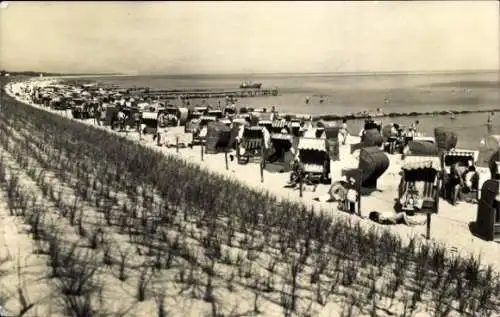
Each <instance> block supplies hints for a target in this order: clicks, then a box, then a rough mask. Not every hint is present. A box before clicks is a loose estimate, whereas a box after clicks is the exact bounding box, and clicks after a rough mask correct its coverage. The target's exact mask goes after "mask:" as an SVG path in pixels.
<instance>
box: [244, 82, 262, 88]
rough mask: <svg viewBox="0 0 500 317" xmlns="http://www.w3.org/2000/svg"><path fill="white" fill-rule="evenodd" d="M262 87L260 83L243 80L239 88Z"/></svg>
mask: <svg viewBox="0 0 500 317" xmlns="http://www.w3.org/2000/svg"><path fill="white" fill-rule="evenodd" d="M260 87H262V83H253V82H248V81H245V82H243V83H241V84H240V89H260Z"/></svg>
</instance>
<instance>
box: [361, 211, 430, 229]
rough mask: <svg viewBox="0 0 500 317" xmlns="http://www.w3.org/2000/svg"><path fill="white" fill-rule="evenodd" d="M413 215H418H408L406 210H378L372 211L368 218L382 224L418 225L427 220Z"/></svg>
mask: <svg viewBox="0 0 500 317" xmlns="http://www.w3.org/2000/svg"><path fill="white" fill-rule="evenodd" d="M413 217H416V216H412V217H410V216H408V215H407V214H406V213H405V212H398V213H392V212H378V211H372V212H370V214H369V215H368V218H369V219H370V220H372V221H375V222H377V223H379V224H382V225H396V224H405V225H407V226H418V225H424V224H425V223H426V222H427V220H426V219H421V220H420V219H415V218H413Z"/></svg>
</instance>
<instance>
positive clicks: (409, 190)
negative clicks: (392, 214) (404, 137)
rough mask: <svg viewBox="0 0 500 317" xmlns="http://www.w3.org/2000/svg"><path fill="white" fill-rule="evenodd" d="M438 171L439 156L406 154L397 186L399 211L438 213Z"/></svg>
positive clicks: (439, 170)
mask: <svg viewBox="0 0 500 317" xmlns="http://www.w3.org/2000/svg"><path fill="white" fill-rule="evenodd" d="M440 173H441V162H440V159H439V156H420V155H416V156H407V157H406V158H405V163H404V164H403V166H402V169H401V174H402V175H401V181H400V183H399V188H398V204H397V205H398V207H399V208H400V209H401V211H404V212H408V213H438V211H439V192H440V188H441V177H440ZM419 202H420V203H419Z"/></svg>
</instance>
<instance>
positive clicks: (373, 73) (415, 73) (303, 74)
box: [8, 69, 500, 78]
mask: <svg viewBox="0 0 500 317" xmlns="http://www.w3.org/2000/svg"><path fill="white" fill-rule="evenodd" d="M8 73H10V74H11V75H13V76H16V75H22V74H23V73H26V74H28V73H30V74H36V73H49V72H28V71H26V72H8ZM492 73H498V74H499V78H500V69H491V70H456V71H432V70H431V71H357V72H276V73H168V72H166V73H104V74H99V73H96V74H57V75H46V76H44V77H43V78H95V77H143V76H148V77H162V76H171V77H191V76H196V77H210V76H216V77H234V76H241V77H244V78H246V77H254V76H265V77H283V76H292V77H308V76H329V77H356V76H358V77H359V76H407V75H411V76H425V75H461V74H492ZM28 76H29V75H28ZM34 77H37V76H34Z"/></svg>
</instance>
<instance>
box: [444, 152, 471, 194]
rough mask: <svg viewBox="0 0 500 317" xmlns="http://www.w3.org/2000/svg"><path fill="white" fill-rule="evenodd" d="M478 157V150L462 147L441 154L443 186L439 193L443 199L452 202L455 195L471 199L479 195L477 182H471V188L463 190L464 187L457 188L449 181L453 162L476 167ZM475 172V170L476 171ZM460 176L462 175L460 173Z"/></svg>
mask: <svg viewBox="0 0 500 317" xmlns="http://www.w3.org/2000/svg"><path fill="white" fill-rule="evenodd" d="M478 158H479V151H475V150H462V149H452V150H450V151H444V152H443V153H442V156H441V165H442V176H443V186H442V190H441V194H442V196H443V198H444V199H446V200H449V201H451V202H452V203H453V204H455V203H456V202H455V201H454V199H455V197H458V196H460V197H461V198H462V200H466V201H471V200H477V199H478V197H479V196H478V195H479V182H478V181H474V182H472V188H470V189H469V191H465V188H462V187H460V188H457V187H456V186H455V185H454V183H453V182H452V181H451V176H452V171H451V167H452V166H453V165H454V164H457V165H458V166H462V167H470V166H472V167H476V164H477V161H478ZM476 173H477V172H476ZM460 177H462V175H460ZM456 190H460V191H461V195H457V193H456V192H455V191H456Z"/></svg>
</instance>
